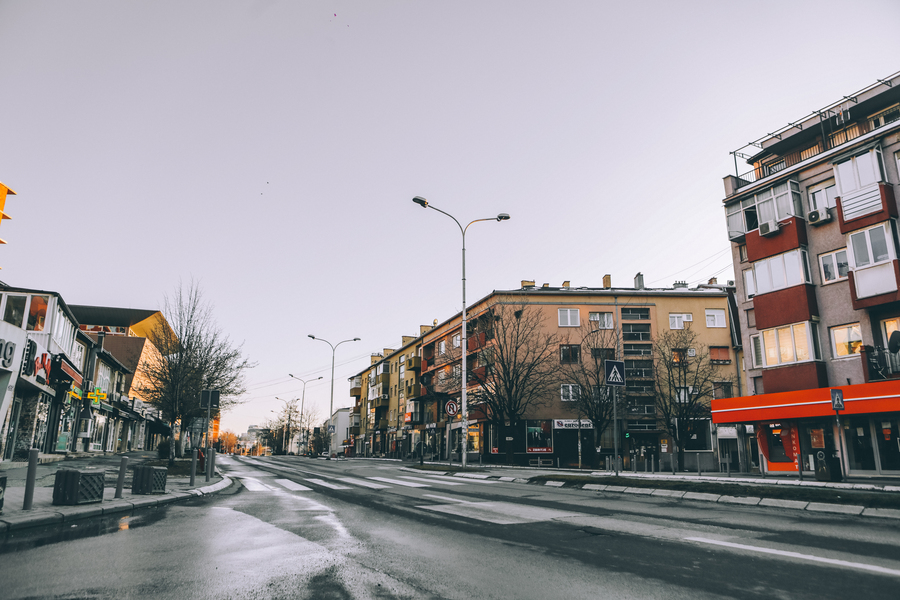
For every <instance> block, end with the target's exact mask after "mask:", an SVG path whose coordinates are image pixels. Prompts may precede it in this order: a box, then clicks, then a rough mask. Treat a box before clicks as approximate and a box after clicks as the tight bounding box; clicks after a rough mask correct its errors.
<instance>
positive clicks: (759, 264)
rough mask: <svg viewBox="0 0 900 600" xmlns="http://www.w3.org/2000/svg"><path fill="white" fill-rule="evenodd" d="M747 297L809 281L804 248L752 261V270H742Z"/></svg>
mask: <svg viewBox="0 0 900 600" xmlns="http://www.w3.org/2000/svg"><path fill="white" fill-rule="evenodd" d="M744 281H745V283H746V286H747V298H751V297H753V296H754V295H756V294H766V293H768V292H774V291H776V290H781V289H784V288H788V287H791V286H795V285H800V284H803V283H810V280H809V263H808V262H807V256H806V250H800V249H797V250H791V251H790V252H785V253H784V254H779V255H777V256H773V257H771V258H766V259H764V260H758V261H756V262H755V263H753V271H752V272H750V271H749V270H748V271H744Z"/></svg>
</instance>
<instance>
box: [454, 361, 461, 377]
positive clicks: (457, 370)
mask: <svg viewBox="0 0 900 600" xmlns="http://www.w3.org/2000/svg"><path fill="white" fill-rule="evenodd" d="M461 377H462V365H460V364H455V365H453V379H456V380H457V381H458V380H459V379H460V378H461Z"/></svg>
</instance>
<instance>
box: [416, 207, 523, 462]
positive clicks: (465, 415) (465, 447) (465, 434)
mask: <svg viewBox="0 0 900 600" xmlns="http://www.w3.org/2000/svg"><path fill="white" fill-rule="evenodd" d="M413 202H415V203H416V204H418V205H419V206H421V207H422V208H431V209H433V210H436V211H438V212H439V213H441V214H443V215H446V216H448V217H450V218H451V219H453V222H454V223H456V225H457V227H459V232H460V233H461V234H462V332H461V335H460V339H461V346H462V352H461V354H462V369H461V370H462V382H461V383H460V399H461V401H462V420H463V423H462V426H463V431H461V432H460V434H461V435H462V444H461V447H460V454H462V467H463V469H465V468H466V462H467V461H466V458H467V457H466V455H467V454H468V453H469V452H468V451H469V405H468V403H467V401H466V399H467V398H466V388H467V387H468V385H469V381H468V350H469V349H468V346H467V337H468V336H467V331H466V231H468V229H469V227H470V226H471V225H472V223H478V222H480V221H508V220H509V215H508V214H506V213H500V214H499V215H497V216H496V217H493V218H490V219H475V220H474V221H470V222H469V224H468V225H466V226H465V227H463V226H462V224H461V223H460V222H459V221H458V220H457V219H456V217H454V216H453V215H451V214H450V213H447V212H444V211H442V210H441V209H439V208H435V207H434V206H431V205H430V204H428V200H426V199H425V198H423V197H422V196H416V197H415V198H413Z"/></svg>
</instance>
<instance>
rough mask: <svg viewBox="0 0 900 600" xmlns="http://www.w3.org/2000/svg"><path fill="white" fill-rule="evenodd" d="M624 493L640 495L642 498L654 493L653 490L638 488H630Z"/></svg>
mask: <svg viewBox="0 0 900 600" xmlns="http://www.w3.org/2000/svg"><path fill="white" fill-rule="evenodd" d="M623 493H625V494H638V495H641V496H649V495H650V494H652V493H653V488H637V487H630V488H625V489H624V490H623Z"/></svg>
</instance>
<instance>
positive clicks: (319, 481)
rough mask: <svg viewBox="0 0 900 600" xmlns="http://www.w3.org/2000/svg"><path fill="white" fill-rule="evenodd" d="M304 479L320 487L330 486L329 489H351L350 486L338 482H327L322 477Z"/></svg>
mask: <svg viewBox="0 0 900 600" xmlns="http://www.w3.org/2000/svg"><path fill="white" fill-rule="evenodd" d="M306 481H308V482H310V483H315V484H316V485H321V486H322V487H327V488H330V489H332V490H349V489H352V488H349V487H347V486H346V485H339V484H337V483H329V482H327V481H325V480H324V479H309V478H307V480H306Z"/></svg>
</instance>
